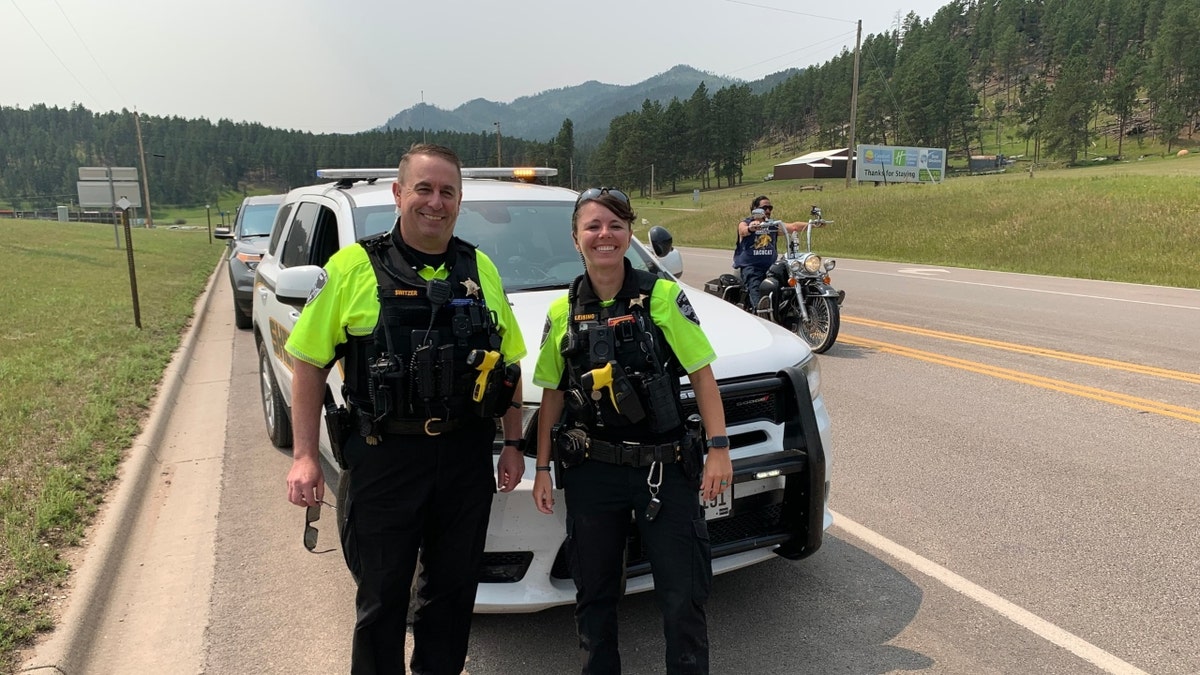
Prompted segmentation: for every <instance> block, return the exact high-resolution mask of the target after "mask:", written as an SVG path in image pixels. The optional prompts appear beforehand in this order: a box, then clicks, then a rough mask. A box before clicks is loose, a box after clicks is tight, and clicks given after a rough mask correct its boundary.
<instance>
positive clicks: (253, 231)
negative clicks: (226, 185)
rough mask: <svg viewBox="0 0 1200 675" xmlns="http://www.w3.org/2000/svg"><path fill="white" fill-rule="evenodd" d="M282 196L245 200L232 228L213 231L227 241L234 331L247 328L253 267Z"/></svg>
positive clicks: (262, 248) (267, 235) (269, 231)
mask: <svg viewBox="0 0 1200 675" xmlns="http://www.w3.org/2000/svg"><path fill="white" fill-rule="evenodd" d="M283 197H284V195H259V196H255V197H246V198H245V199H244V200H242V205H241V206H239V207H238V211H237V219H236V220H235V221H234V223H233V228H232V229H230V228H228V227H218V228H217V229H215V230H213V236H214V237H216V238H217V239H228V240H229V283H230V285H231V286H233V305H234V306H233V322H234V324H235V325H237V327H238V328H247V329H248V328H250V326H251V325H252V322H251V319H250V310H251V307H252V302H251V300H252V298H253V295H254V268H256V267H258V262H259V261H260V260H262V257H263V253H265V252H266V250H267V239H268V238H269V237H270V236H271V226H272V225H273V224H274V223H275V214H276V213H277V212H278V211H279V204H280V203H282V202H283Z"/></svg>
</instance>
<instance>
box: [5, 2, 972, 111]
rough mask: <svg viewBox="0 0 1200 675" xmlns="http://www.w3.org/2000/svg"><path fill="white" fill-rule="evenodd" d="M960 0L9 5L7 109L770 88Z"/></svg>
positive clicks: (380, 107) (366, 103) (278, 106)
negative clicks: (671, 78)
mask: <svg viewBox="0 0 1200 675" xmlns="http://www.w3.org/2000/svg"><path fill="white" fill-rule="evenodd" d="M948 1H949V0H842V1H841V2H804V1H801V0H761V1H759V0H755V1H754V2H743V1H740V0H738V1H735V0H637V1H634V0H609V1H608V2H596V3H583V2H572V1H570V0H523V1H521V2H498V1H496V0H426V1H425V2H412V1H409V2H403V1H401V0H392V1H391V2H385V1H381V0H360V1H358V2H353V1H350V0H323V1H318V0H242V1H240V2H235V1H233V0H208V1H206V2H186V3H185V2H178V1H176V0H108V1H105V2H97V1H96V0H0V106H20V107H22V108H28V107H29V106H30V105H31V104H35V103H45V104H47V105H57V106H60V107H66V106H70V105H71V104H72V103H80V104H82V105H84V106H85V107H87V108H88V109H90V110H95V111H107V110H120V109H121V108H129V109H135V108H136V109H137V110H139V111H141V112H142V113H143V114H145V115H162V116H172V115H174V116H180V117H185V118H198V117H205V118H208V119H210V120H213V121H216V120H218V119H222V118H225V119H230V120H233V121H235V122H241V121H250V122H261V123H263V124H265V125H267V126H272V127H279V128H284V129H299V130H304V131H312V132H316V133H322V132H346V133H350V132H356V131H363V130H365V129H370V128H373V127H376V126H379V125H381V124H383V123H384V122H386V121H387V119H388V118H389V117H391V116H392V115H393V114H395V113H397V112H399V111H401V110H403V109H405V108H408V107H410V106H412V105H415V104H417V103H420V102H421V101H422V100H424V101H425V102H426V103H428V104H430V105H435V106H438V107H439V108H445V109H453V108H455V107H457V106H458V105H460V104H462V103H464V102H466V101H469V100H471V99H474V98H485V99H488V100H491V101H497V102H510V101H512V100H513V99H515V98H519V97H521V96H528V95H532V94H537V93H539V92H542V91H545V90H547V89H557V88H560V87H568V86H573V85H577V84H582V83H583V82H586V81H588V80H598V81H600V82H604V83H608V84H620V85H627V84H634V83H637V82H640V81H642V80H645V79H646V78H649V77H652V76H653V75H656V74H658V73H661V72H664V71H666V70H668V69H670V68H671V67H673V66H676V65H679V64H685V65H689V66H692V67H694V68H697V69H700V70H703V71H708V72H712V73H716V74H718V75H724V76H726V77H733V78H738V79H743V80H754V79H757V78H760V77H762V76H763V75H767V74H769V73H773V72H777V71H779V70H782V69H784V68H789V67H802V66H809V65H817V64H820V63H824V62H825V61H826V60H828V59H829V58H831V57H833V56H835V55H836V54H837V53H838V52H840V51H841V49H842V48H843V47H845V48H847V49H851V50H852V49H853V48H854V31H855V25H854V24H855V21H856V20H858V19H862V22H863V35H864V37H865V36H866V35H868V34H870V33H880V32H883V31H885V30H890V29H891V28H893V27H894V26H895V25H897V21H898V18H900V17H903V16H904V15H906V14H908V12H910V11H911V12H915V13H916V14H917V15H918V16H920V17H921V18H922V19H928V18H930V17H932V16H933V14H934V13H935V12H936V11H937V9H938V8H939V7H941V6H943V5H945V4H947V2H948ZM863 67H864V68H867V67H869V64H868V63H865V62H864V64H863Z"/></svg>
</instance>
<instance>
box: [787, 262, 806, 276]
mask: <svg viewBox="0 0 1200 675" xmlns="http://www.w3.org/2000/svg"><path fill="white" fill-rule="evenodd" d="M788 274H791V275H792V276H794V277H798V276H801V275H803V274H804V265H802V264H800V261H799V260H789V261H788Z"/></svg>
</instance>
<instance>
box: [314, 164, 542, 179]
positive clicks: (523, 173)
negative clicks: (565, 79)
mask: <svg viewBox="0 0 1200 675" xmlns="http://www.w3.org/2000/svg"><path fill="white" fill-rule="evenodd" d="M557 175H558V169H554V168H550V167H545V166H525V167H516V166H478V167H475V166H473V167H463V170H462V176H463V178H519V179H522V180H529V179H531V178H549V177H550V176H557ZM395 177H396V169H317V178H326V179H328V180H372V179H379V178H395Z"/></svg>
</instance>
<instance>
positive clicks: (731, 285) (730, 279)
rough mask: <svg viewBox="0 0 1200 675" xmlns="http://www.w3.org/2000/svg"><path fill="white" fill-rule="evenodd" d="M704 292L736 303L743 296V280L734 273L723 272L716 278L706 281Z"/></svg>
mask: <svg viewBox="0 0 1200 675" xmlns="http://www.w3.org/2000/svg"><path fill="white" fill-rule="evenodd" d="M704 292H705V293H711V294H712V295H715V296H717V297H718V298H721V299H722V300H727V301H729V302H732V303H734V304H735V305H736V304H738V303H739V302H740V301H741V297H742V280H741V279H738V278H737V277H736V276H734V275H732V274H722V275H721V276H719V277H717V278H716V279H713V280H711V281H706V282H704Z"/></svg>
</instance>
